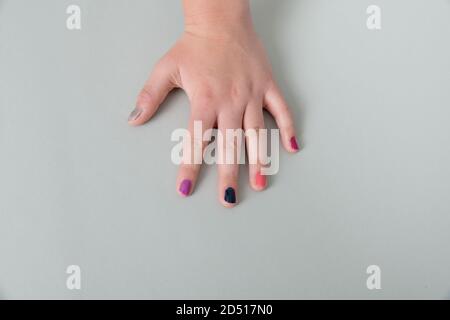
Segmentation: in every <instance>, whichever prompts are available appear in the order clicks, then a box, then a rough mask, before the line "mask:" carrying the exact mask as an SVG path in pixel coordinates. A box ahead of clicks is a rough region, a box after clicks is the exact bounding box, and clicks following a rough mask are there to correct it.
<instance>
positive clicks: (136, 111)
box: [128, 107, 142, 121]
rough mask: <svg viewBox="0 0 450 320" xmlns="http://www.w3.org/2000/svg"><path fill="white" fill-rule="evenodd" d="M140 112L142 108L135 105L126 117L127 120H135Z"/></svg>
mask: <svg viewBox="0 0 450 320" xmlns="http://www.w3.org/2000/svg"><path fill="white" fill-rule="evenodd" d="M141 114H142V109H141V108H138V107H136V108H135V109H134V110H133V111H132V112H131V113H130V116H129V117H128V121H135V120H137V119H138V118H139V117H140V116H141Z"/></svg>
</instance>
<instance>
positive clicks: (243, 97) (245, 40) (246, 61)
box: [129, 0, 298, 207]
mask: <svg viewBox="0 0 450 320" xmlns="http://www.w3.org/2000/svg"><path fill="white" fill-rule="evenodd" d="M230 1H231V0H230ZM239 1H241V3H244V2H245V1H242V0H239ZM220 12H221V13H220V16H217V17H214V16H213V17H212V16H211V12H209V13H208V18H207V19H199V18H198V17H199V16H200V15H196V14H193V15H192V16H188V17H192V19H188V17H187V19H186V29H185V32H184V34H183V36H182V37H181V38H180V39H179V40H178V42H177V43H176V44H175V46H174V47H173V48H172V49H171V50H170V51H169V52H168V53H167V54H166V55H165V56H164V57H163V58H162V59H161V60H160V61H159V62H158V63H157V64H156V66H155V68H154V70H153V72H152V74H151V76H150V78H149V80H148V81H147V83H146V84H145V86H144V88H143V89H142V91H141V93H140V94H139V96H138V99H137V104H136V105H137V107H136V109H135V110H134V111H133V112H132V113H131V115H130V118H129V123H130V124H131V125H142V124H144V123H145V122H147V121H148V120H149V119H150V118H151V117H152V116H153V115H154V114H155V112H156V111H157V109H158V107H159V105H160V104H161V103H162V102H163V100H164V99H165V97H166V96H167V94H168V93H169V92H170V91H171V90H172V89H174V88H182V89H183V90H184V91H185V92H186V94H187V96H188V98H189V101H190V103H191V115H190V120H189V125H188V130H189V131H190V132H191V134H193V133H192V132H193V126H194V121H201V122H202V128H203V130H207V129H210V128H213V127H216V126H217V127H218V129H219V130H220V131H221V132H223V135H224V136H225V133H224V131H225V130H226V129H241V128H243V129H244V130H248V129H256V130H258V129H262V128H265V125H264V117H263V108H266V109H267V110H268V111H269V112H270V113H271V114H272V115H273V116H274V118H275V120H276V122H277V125H278V127H279V128H280V133H281V139H282V143H283V145H284V147H285V148H286V149H287V150H288V151H289V152H296V151H298V145H297V141H296V138H295V129H294V123H293V120H292V116H291V114H290V111H289V108H288V106H287V104H286V102H285V100H284V99H283V97H282V94H281V93H280V90H279V89H278V87H277V85H276V84H275V82H274V80H273V77H272V72H271V67H270V63H269V61H268V59H267V58H266V54H265V52H264V49H263V46H262V45H261V43H260V41H259V39H258V37H257V35H256V33H255V31H254V29H253V25H252V22H251V18H250V13H249V12H248V14H247V13H245V9H244V10H243V11H242V12H244V13H243V14H239V15H238V17H237V18H234V17H231V18H229V16H227V17H226V18H224V15H223V10H221V11H220ZM228 18H229V19H228ZM198 21H201V22H198ZM204 21H206V22H204ZM203 22H204V23H203ZM192 143H193V144H194V143H195V142H192ZM247 143H248V141H247ZM232 145H234V144H232ZM203 147H205V143H203ZM249 147H251V146H249V145H247V151H248V150H249V149H251V148H249ZM234 151H235V152H237V150H234ZM218 169H219V190H218V191H219V200H220V202H221V203H222V204H223V205H224V206H226V207H231V206H234V205H235V203H236V202H237V190H238V174H239V165H238V164H218ZM199 170H200V164H192V162H191V163H185V162H184V163H182V164H181V165H180V169H179V174H178V178H177V190H178V191H179V193H180V194H181V195H182V196H188V195H190V194H191V193H192V191H193V189H194V186H195V183H196V180H197V177H198V173H199ZM249 177H250V185H251V186H252V188H253V189H254V190H257V191H260V190H263V189H264V188H265V187H266V185H267V181H266V176H264V175H261V164H260V162H259V161H258V163H255V164H250V165H249Z"/></svg>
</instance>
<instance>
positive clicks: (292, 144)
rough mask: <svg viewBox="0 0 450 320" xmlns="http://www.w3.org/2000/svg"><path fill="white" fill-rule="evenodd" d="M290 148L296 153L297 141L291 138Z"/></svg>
mask: <svg viewBox="0 0 450 320" xmlns="http://www.w3.org/2000/svg"><path fill="white" fill-rule="evenodd" d="M291 148H292V149H294V150H296V151H298V149H299V148H298V143H297V139H296V138H295V137H292V138H291Z"/></svg>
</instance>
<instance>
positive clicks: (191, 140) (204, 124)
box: [177, 107, 215, 197]
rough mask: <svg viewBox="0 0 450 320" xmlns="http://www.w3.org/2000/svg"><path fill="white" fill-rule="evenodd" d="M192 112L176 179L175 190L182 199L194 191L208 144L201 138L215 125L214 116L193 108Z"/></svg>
mask: <svg viewBox="0 0 450 320" xmlns="http://www.w3.org/2000/svg"><path fill="white" fill-rule="evenodd" d="M193 110H194V111H193V112H192V114H191V117H190V119H189V125H188V131H189V137H187V139H185V140H184V143H183V160H182V163H181V164H180V168H179V170H178V177H177V190H178V193H179V194H180V195H181V196H183V197H187V196H189V195H191V194H192V192H193V190H194V187H195V185H196V183H197V177H198V174H199V172H200V167H201V163H202V161H203V150H204V149H205V147H206V145H207V144H208V142H209V141H208V140H206V141H203V136H204V134H205V131H207V130H210V129H211V128H212V127H213V126H214V123H215V115H214V114H212V113H208V112H207V111H202V112H199V111H196V110H198V109H196V108H195V107H193Z"/></svg>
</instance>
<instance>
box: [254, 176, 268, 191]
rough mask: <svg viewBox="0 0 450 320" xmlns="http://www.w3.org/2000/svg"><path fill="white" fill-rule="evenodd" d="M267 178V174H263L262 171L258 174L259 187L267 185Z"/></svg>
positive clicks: (257, 182)
mask: <svg viewBox="0 0 450 320" xmlns="http://www.w3.org/2000/svg"><path fill="white" fill-rule="evenodd" d="M266 183H267V180H266V176H264V175H262V174H261V173H260V172H258V173H257V174H256V185H257V186H258V187H261V188H264V187H265V186H266Z"/></svg>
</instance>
